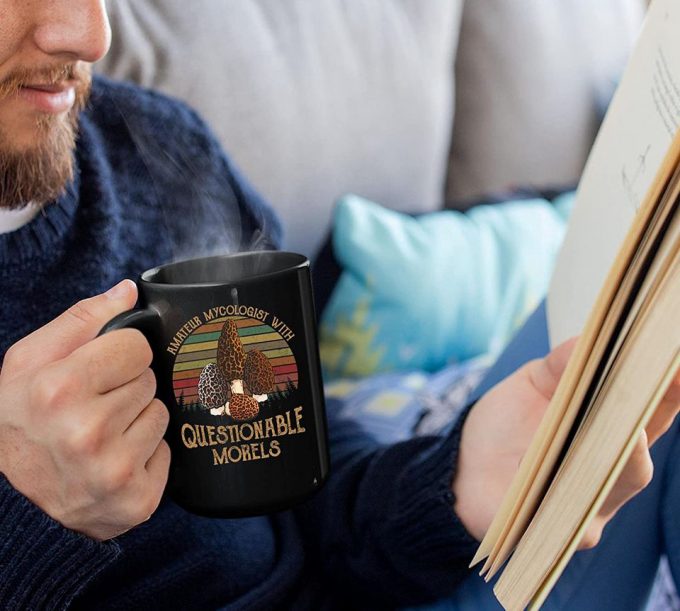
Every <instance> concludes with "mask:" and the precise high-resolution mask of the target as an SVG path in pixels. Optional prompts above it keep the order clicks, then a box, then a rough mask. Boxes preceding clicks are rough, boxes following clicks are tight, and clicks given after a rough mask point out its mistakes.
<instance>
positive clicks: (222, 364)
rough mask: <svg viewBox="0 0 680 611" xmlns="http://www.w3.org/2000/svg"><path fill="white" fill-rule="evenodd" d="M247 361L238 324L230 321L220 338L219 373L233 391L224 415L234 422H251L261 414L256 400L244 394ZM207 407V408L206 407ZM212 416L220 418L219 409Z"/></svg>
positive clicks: (227, 322) (218, 344) (225, 325)
mask: <svg viewBox="0 0 680 611" xmlns="http://www.w3.org/2000/svg"><path fill="white" fill-rule="evenodd" d="M245 361H246V356H245V352H244V350H243V344H242V343H241V338H240V337H239V335H238V328H237V327H236V323H235V322H234V321H233V320H231V319H229V320H227V321H226V322H225V323H224V326H223V327H222V332H221V333H220V338H219V340H218V341H217V371H218V372H219V373H220V375H221V376H222V379H223V380H225V381H226V383H227V384H228V386H229V390H230V391H231V397H230V399H229V402H228V403H227V404H226V405H225V410H224V413H226V414H228V415H230V416H231V417H232V418H233V419H234V420H250V419H251V418H254V417H255V416H257V415H258V414H259V413H260V406H259V404H258V402H257V401H255V399H253V398H252V397H250V396H248V395H246V394H244V391H243V369H244V364H245ZM206 407H207V406H206ZM210 413H211V414H214V415H216V416H219V415H220V414H221V413H222V412H220V411H219V408H218V409H216V410H215V411H213V410H212V409H211V412H210Z"/></svg>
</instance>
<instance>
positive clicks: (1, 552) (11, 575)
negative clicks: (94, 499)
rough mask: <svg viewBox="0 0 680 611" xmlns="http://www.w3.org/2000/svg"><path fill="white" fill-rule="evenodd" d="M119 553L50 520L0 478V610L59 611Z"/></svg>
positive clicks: (109, 545)
mask: <svg viewBox="0 0 680 611" xmlns="http://www.w3.org/2000/svg"><path fill="white" fill-rule="evenodd" d="M119 553H120V547H119V546H118V544H117V543H115V542H113V541H109V542H98V541H95V540H94V539H90V538H89V537H86V536H85V535H81V534H80V533H77V532H75V531H72V530H69V529H67V528H65V527H64V526H62V525H61V524H59V522H57V521H56V520H53V519H52V518H51V517H50V516H48V515H47V514H46V513H45V512H43V511H42V510H41V509H40V508H39V507H38V506H36V505H34V504H33V503H31V501H29V500H28V499H27V498H26V497H25V496H24V495H22V494H21V493H20V492H18V491H17V490H15V489H14V488H13V487H12V485H11V484H10V483H9V481H7V478H6V477H5V476H4V475H3V474H2V473H0V608H2V609H63V608H65V607H67V606H68V605H69V603H70V602H71V600H72V599H73V598H74V597H75V596H76V594H78V592H79V591H80V590H81V589H82V588H84V586H85V585H86V584H87V583H89V582H90V581H91V580H92V579H93V578H94V577H95V576H96V575H97V574H98V573H99V572H100V571H101V570H102V569H103V568H104V567H105V566H107V565H108V564H110V563H111V562H113V560H114V559H115V558H116V557H117V556H118V554H119Z"/></svg>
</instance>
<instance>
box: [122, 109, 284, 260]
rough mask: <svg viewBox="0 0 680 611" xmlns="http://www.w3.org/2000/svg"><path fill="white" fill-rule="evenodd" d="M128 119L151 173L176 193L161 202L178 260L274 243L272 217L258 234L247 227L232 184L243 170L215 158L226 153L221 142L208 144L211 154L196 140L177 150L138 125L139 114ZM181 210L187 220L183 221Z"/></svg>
mask: <svg viewBox="0 0 680 611" xmlns="http://www.w3.org/2000/svg"><path fill="white" fill-rule="evenodd" d="M125 121H126V123H127V125H128V128H129V129H130V133H131V135H132V138H133V141H134V143H135V146H136V147H137V150H138V152H139V154H140V156H141V157H142V159H143V161H144V165H145V166H146V168H147V169H148V171H149V174H150V176H151V178H152V179H153V180H154V181H157V182H162V183H163V191H164V192H165V193H172V194H173V196H172V198H171V199H169V200H168V199H166V200H163V201H160V200H159V201H158V202H157V205H158V206H159V207H160V209H161V213H162V216H163V218H164V219H166V222H165V223H164V226H163V227H159V228H158V231H159V239H162V238H163V235H162V234H163V233H165V234H167V237H169V238H170V240H169V243H170V244H172V252H171V253H169V254H170V257H171V259H172V260H173V261H177V260H184V259H193V258H197V257H205V256H212V255H217V254H229V253H236V252H246V251H256V250H270V249H272V248H274V246H275V245H274V244H272V242H271V240H270V238H269V237H268V236H270V235H271V229H272V227H269V226H268V225H267V218H266V217H264V218H263V219H258V221H259V222H263V223H264V225H263V227H262V228H261V229H258V230H256V231H255V232H254V233H252V235H251V233H250V232H248V233H247V234H246V235H244V234H243V232H242V231H241V226H242V220H243V219H242V217H241V211H240V209H239V205H238V198H237V195H236V193H234V189H233V187H232V184H231V183H230V177H231V176H232V175H233V174H238V171H237V170H236V169H235V168H234V167H233V166H232V165H231V164H230V163H227V162H225V163H224V164H223V166H222V167H217V168H216V167H215V166H214V165H213V164H211V163H210V161H211V160H214V159H218V158H219V157H220V154H221V153H220V149H219V145H218V144H217V142H216V141H212V142H209V143H208V144H209V154H206V155H204V156H198V155H196V154H195V153H193V151H191V149H190V144H191V143H190V142H187V147H186V149H185V151H184V152H182V153H174V154H171V153H170V152H169V151H168V150H167V148H165V147H164V145H163V141H162V140H160V139H158V137H157V136H154V135H152V134H149V133H148V130H142V129H141V128H140V127H139V126H138V124H137V122H136V117H135V116H134V115H130V114H127V113H126V114H125ZM178 135H179V134H178ZM169 137H171V136H169ZM198 138H200V139H203V137H202V136H198V135H197V139H198ZM168 187H169V188H168ZM187 203H189V206H187ZM187 209H189V210H190V213H189V214H187ZM178 215H181V216H182V219H181V223H177V218H176V217H177V216H178Z"/></svg>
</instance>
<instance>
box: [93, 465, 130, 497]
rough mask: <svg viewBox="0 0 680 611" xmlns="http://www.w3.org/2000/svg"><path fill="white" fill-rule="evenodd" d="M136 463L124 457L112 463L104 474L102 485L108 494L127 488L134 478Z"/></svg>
mask: <svg viewBox="0 0 680 611" xmlns="http://www.w3.org/2000/svg"><path fill="white" fill-rule="evenodd" d="M134 473H135V469H134V465H133V464H132V462H130V461H128V460H126V459H123V460H119V461H118V462H116V463H115V464H113V465H111V466H110V467H109V468H108V469H106V470H105V472H104V473H103V476H102V481H101V486H102V488H103V489H104V491H105V492H107V493H108V494H115V493H118V492H120V491H121V490H123V489H124V488H126V487H127V486H128V485H129V484H130V483H131V482H132V480H133V478H134Z"/></svg>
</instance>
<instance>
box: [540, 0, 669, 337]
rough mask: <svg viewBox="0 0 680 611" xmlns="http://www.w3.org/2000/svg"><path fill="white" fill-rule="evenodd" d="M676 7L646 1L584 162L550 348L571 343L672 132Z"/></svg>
mask: <svg viewBox="0 0 680 611" xmlns="http://www.w3.org/2000/svg"><path fill="white" fill-rule="evenodd" d="M679 31H680V2H677V0H654V1H653V2H652V4H651V6H650V8H649V11H648V13H647V17H646V19H645V23H644V25H643V28H642V32H641V34H640V38H639V40H638V43H637V46H636V48H635V50H634V52H633V55H632V56H631V59H630V61H629V63H628V66H627V67H626V70H625V72H624V74H623V77H622V80H621V83H620V85H619V87H618V89H617V91H616V94H615V95H614V98H613V100H612V103H611V105H610V107H609V110H608V112H607V116H606V117H605V120H604V122H603V124H602V127H601V129H600V132H599V134H598V136H597V139H596V141H595V144H594V146H593V149H592V151H591V154H590V156H589V158H588V162H587V164H586V167H585V170H584V172H583V176H582V178H581V182H580V184H579V188H578V192H577V196H576V203H575V206H574V211H573V214H572V218H571V221H570V223H569V229H568V231H567V235H566V237H565V240H564V244H563V246H562V250H561V251H560V254H559V256H558V259H557V264H556V267H555V272H554V274H553V278H552V281H551V285H550V290H549V292H548V302H547V316H548V331H549V334H550V342H551V345H553V346H556V345H558V344H560V343H561V342H563V341H565V340H566V339H569V338H570V337H573V336H574V335H578V334H579V333H580V332H581V331H582V329H583V326H584V324H585V321H586V319H587V317H588V314H589V312H590V310H591V309H592V307H593V304H594V303H595V299H596V297H597V295H598V292H599V290H600V288H601V286H602V284H603V283H604V280H605V278H606V276H607V272H608V271H609V269H610V267H611V265H612V263H613V261H614V258H615V257H616V253H617V252H618V250H619V248H620V246H621V243H622V241H623V239H624V237H625V236H626V232H627V231H628V228H629V226H630V224H631V222H632V219H633V217H634V215H635V213H636V211H637V209H638V208H639V207H640V205H641V202H642V201H643V199H644V197H645V194H646V193H647V190H648V189H649V188H650V186H651V184H652V181H653V179H654V176H655V175H656V173H657V170H658V167H659V165H660V164H661V161H662V159H663V158H664V155H665V154H666V152H667V150H668V147H669V145H670V143H671V140H672V139H673V137H674V135H675V133H676V132H677V131H678V128H679V127H680V36H678V32H679Z"/></svg>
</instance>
